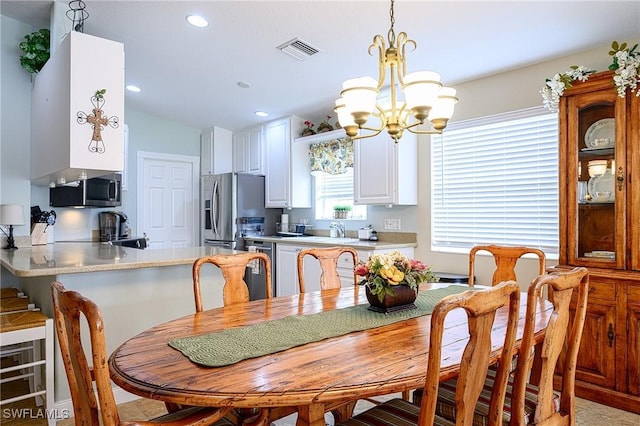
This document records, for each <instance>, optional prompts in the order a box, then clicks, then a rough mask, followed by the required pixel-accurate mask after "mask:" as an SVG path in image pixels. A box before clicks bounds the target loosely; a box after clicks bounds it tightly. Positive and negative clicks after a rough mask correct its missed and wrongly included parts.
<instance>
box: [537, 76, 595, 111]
mask: <svg viewBox="0 0 640 426" xmlns="http://www.w3.org/2000/svg"><path fill="white" fill-rule="evenodd" d="M594 72H596V71H595V70H592V69H589V68H587V67H583V66H582V65H581V66H579V67H578V66H575V65H574V66H572V67H571V69H570V70H569V71H565V72H563V73H562V74H556V75H554V76H553V78H551V79H547V80H546V82H545V85H544V87H543V88H542V90H540V94H542V100H543V102H542V103H543V105H544V106H545V107H546V108H548V109H549V110H550V111H553V112H555V111H558V104H559V103H560V96H562V94H563V93H564V91H565V89H566V88H567V87H571V85H572V83H573V82H574V81H575V80H578V81H587V80H588V79H589V75H591V74H593V73H594Z"/></svg>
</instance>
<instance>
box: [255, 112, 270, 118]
mask: <svg viewBox="0 0 640 426" xmlns="http://www.w3.org/2000/svg"><path fill="white" fill-rule="evenodd" d="M256 115H257V116H258V117H268V116H269V114H267V113H266V112H264V111H256Z"/></svg>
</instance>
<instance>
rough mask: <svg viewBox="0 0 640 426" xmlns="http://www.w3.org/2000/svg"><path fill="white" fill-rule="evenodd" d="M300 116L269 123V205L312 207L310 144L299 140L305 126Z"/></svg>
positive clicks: (266, 171)
mask: <svg viewBox="0 0 640 426" xmlns="http://www.w3.org/2000/svg"><path fill="white" fill-rule="evenodd" d="M304 121H305V120H304V119H302V118H300V117H296V116H291V117H285V118H281V119H278V120H274V121H272V122H269V123H267V124H266V125H265V133H264V136H265V143H264V148H265V207H267V208H286V209H290V208H310V207H311V168H310V165H309V146H308V144H304V143H295V142H294V139H295V137H296V136H297V135H299V134H300V132H301V131H302V129H303V127H304Z"/></svg>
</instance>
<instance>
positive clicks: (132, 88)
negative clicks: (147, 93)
mask: <svg viewBox="0 0 640 426" xmlns="http://www.w3.org/2000/svg"><path fill="white" fill-rule="evenodd" d="M126 89H127V90H128V91H130V92H134V93H138V92H140V91H141V90H142V89H140V88H139V87H138V86H134V85H133V84H127V86H126Z"/></svg>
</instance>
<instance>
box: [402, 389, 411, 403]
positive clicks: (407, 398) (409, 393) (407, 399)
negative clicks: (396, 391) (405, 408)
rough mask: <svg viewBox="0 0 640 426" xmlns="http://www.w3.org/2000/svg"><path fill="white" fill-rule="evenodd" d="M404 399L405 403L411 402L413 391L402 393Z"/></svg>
mask: <svg viewBox="0 0 640 426" xmlns="http://www.w3.org/2000/svg"><path fill="white" fill-rule="evenodd" d="M402 399H404V400H405V401H409V402H411V391H410V390H406V391H402Z"/></svg>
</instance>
